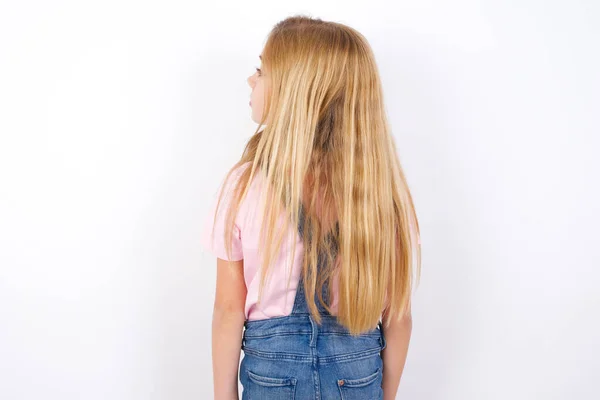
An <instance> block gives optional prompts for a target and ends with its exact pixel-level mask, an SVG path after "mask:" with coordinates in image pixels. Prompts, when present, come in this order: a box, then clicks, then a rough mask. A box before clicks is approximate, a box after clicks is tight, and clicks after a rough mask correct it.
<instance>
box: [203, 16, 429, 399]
mask: <svg viewBox="0 0 600 400" xmlns="http://www.w3.org/2000/svg"><path fill="white" fill-rule="evenodd" d="M259 57H260V59H261V61H262V65H261V67H260V68H257V69H256V73H255V74H254V75H252V76H251V77H249V78H248V83H249V85H250V87H251V88H252V95H251V102H250V103H251V107H252V118H253V120H254V121H255V122H257V123H258V124H259V128H258V129H257V131H256V132H255V133H254V135H253V136H252V137H251V138H250V140H249V141H248V143H247V145H246V147H245V150H244V153H243V154H242V156H241V159H240V161H239V162H238V163H237V164H235V165H234V166H233V168H232V169H231V170H230V171H229V173H228V174H227V176H226V177H225V180H224V182H223V184H222V185H221V188H220V190H219V196H218V201H216V203H213V208H212V210H211V214H209V218H207V220H206V221H207V223H206V225H205V230H204V234H203V243H204V245H205V246H206V248H207V249H209V250H210V251H212V252H213V254H215V255H216V256H217V287H216V298H215V303H214V313H213V321H212V335H213V336H212V337H213V342H212V345H213V349H212V357H213V374H214V393H215V399H217V400H231V399H238V379H239V380H240V382H241V384H242V388H243V391H242V398H243V399H260V400H269V399H301V400H304V399H319V400H321V399H325V400H329V399H361V400H365V399H386V400H391V399H394V398H395V396H396V391H397V389H398V385H399V382H400V376H401V374H402V370H403V368H404V363H405V359H406V354H407V350H408V345H409V339H410V335H411V329H412V320H411V314H410V297H411V290H412V287H413V286H414V285H413V280H414V278H413V275H416V277H417V278H418V275H419V274H418V272H419V270H420V264H421V255H420V246H419V244H420V242H418V238H419V225H418V222H417V218H416V213H415V209H414V206H413V202H412V198H411V194H410V192H409V189H408V186H407V183H406V179H405V177H404V174H403V171H402V168H401V166H400V163H399V161H398V156H397V154H396V147H395V143H394V139H393V137H392V135H391V133H390V129H389V126H388V122H387V120H386V115H385V111H384V102H383V95H382V88H381V81H380V77H379V73H378V70H377V67H376V64H375V59H374V56H373V53H372V50H371V48H370V46H369V44H368V43H367V41H366V39H365V38H364V37H363V36H362V35H361V34H360V33H359V32H357V31H356V30H354V29H352V28H350V27H348V26H345V25H342V24H339V23H334V22H327V21H322V20H320V19H314V18H310V17H304V16H295V17H290V18H287V19H285V20H283V21H281V22H279V23H278V24H277V25H275V27H274V28H273V30H272V31H271V32H270V34H269V35H268V38H267V42H266V44H265V46H264V49H263V51H262V53H261V55H260V56H259ZM262 126H264V128H263V129H262V130H260V131H259V129H260V127H262ZM413 250H415V251H416V256H417V260H416V261H417V263H416V267H415V265H414V264H413V259H412V256H413ZM415 273H416V274H415ZM384 332H385V334H384ZM240 350H243V351H244V357H243V359H242V361H241V364H240V362H239V361H240V353H241V352H240ZM238 367H239V378H238Z"/></svg>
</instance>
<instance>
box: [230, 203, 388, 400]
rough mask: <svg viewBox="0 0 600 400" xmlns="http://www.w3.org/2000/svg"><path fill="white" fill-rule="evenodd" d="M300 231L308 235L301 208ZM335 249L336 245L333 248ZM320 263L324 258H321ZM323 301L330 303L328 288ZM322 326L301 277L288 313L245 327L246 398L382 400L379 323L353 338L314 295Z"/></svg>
mask: <svg viewBox="0 0 600 400" xmlns="http://www.w3.org/2000/svg"><path fill="white" fill-rule="evenodd" d="M298 231H299V233H300V235H301V237H302V235H303V233H304V213H303V210H302V208H301V210H300V222H299V225H298ZM334 245H335V244H334ZM319 260H320V261H319V265H317V268H322V263H323V262H325V260H326V258H325V257H319ZM322 293H323V300H324V301H326V302H327V303H328V299H329V296H328V294H329V293H328V290H327V285H323V292H322ZM315 302H316V305H317V307H318V309H319V312H320V315H321V318H322V320H321V324H320V325H317V323H316V321H315V320H314V319H313V317H312V316H311V315H310V311H309V309H308V306H307V304H306V299H305V297H304V286H303V277H302V274H301V275H300V281H299V282H298V288H297V291H296V296H295V299H294V306H293V309H292V312H291V314H290V315H287V316H282V317H273V318H268V319H264V320H250V321H248V320H247V321H246V322H245V324H244V328H245V329H244V332H243V338H242V347H241V348H242V350H243V351H244V357H243V359H242V361H241V364H240V373H239V380H240V382H241V384H242V387H243V392H242V400H275V399H277V400H293V399H296V400H339V399H344V400H381V399H383V390H382V388H381V382H382V377H383V375H382V371H383V360H382V358H381V354H380V352H381V351H382V350H383V349H384V348H385V346H386V343H385V337H384V334H383V330H382V329H381V322H379V323H378V325H377V327H376V328H375V329H373V330H371V331H369V332H366V333H363V334H361V335H359V336H357V337H352V336H351V335H350V333H349V332H348V330H347V329H346V328H345V327H344V326H342V325H341V324H339V323H338V322H337V319H336V317H335V316H334V315H331V314H329V313H328V312H327V310H325V308H324V307H323V306H322V305H321V303H320V302H319V301H318V300H317V296H315Z"/></svg>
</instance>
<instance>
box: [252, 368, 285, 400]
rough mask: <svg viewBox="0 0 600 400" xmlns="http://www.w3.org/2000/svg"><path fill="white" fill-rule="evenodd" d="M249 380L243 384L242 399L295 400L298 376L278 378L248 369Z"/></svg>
mask: <svg viewBox="0 0 600 400" xmlns="http://www.w3.org/2000/svg"><path fill="white" fill-rule="evenodd" d="M246 374H247V377H248V380H247V381H246V384H245V385H244V386H243V388H244V389H243V391H242V400H265V399H281V400H294V396H295V393H296V383H297V380H296V378H276V377H272V376H263V375H259V374H257V373H255V372H252V371H250V370H246Z"/></svg>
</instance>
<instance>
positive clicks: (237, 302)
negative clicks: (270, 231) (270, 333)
mask: <svg viewBox="0 0 600 400" xmlns="http://www.w3.org/2000/svg"><path fill="white" fill-rule="evenodd" d="M228 264H230V265H228ZM246 293H247V290H246V284H245V282H244V260H240V261H230V262H228V261H225V260H222V259H220V258H217V288H216V293H215V303H214V309H213V319H212V361H213V383H214V396H215V397H214V398H215V400H238V368H239V362H240V354H241V346H242V331H243V327H244V321H245V320H246V317H245V313H244V305H245V302H246Z"/></svg>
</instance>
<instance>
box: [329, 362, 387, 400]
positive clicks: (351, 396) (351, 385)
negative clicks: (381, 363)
mask: <svg viewBox="0 0 600 400" xmlns="http://www.w3.org/2000/svg"><path fill="white" fill-rule="evenodd" d="M382 378H383V376H382V374H381V368H377V370H375V372H374V373H372V374H370V375H367V376H364V377H362V378H352V379H349V378H343V377H342V378H339V379H338V381H337V384H338V388H339V390H340V396H341V398H342V400H367V399H368V400H380V399H383V389H382V388H381V381H382Z"/></svg>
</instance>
